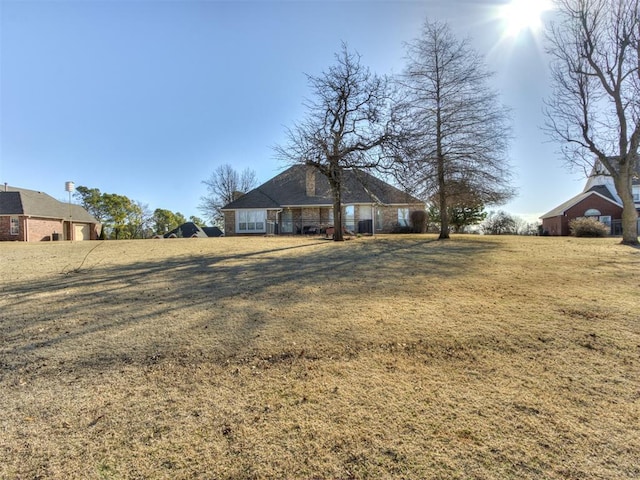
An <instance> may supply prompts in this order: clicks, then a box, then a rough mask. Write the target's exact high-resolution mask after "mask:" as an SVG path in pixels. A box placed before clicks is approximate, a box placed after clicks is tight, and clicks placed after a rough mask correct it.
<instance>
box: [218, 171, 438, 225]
mask: <svg viewBox="0 0 640 480" xmlns="http://www.w3.org/2000/svg"><path fill="white" fill-rule="evenodd" d="M342 208H343V223H344V228H345V229H347V230H348V231H352V232H354V233H361V234H375V233H389V232H393V231H394V230H397V229H398V228H399V227H408V226H409V219H410V213H411V211H413V210H424V209H425V204H424V202H421V201H420V200H418V199H417V198H415V197H413V196H411V195H409V194H407V193H405V192H403V191H401V190H399V189H397V188H396V187H394V186H392V185H390V184H388V183H386V182H384V181H382V180H380V179H379V178H376V177H374V176H372V175H370V174H368V173H365V172H362V171H354V170H345V171H344V178H343V189H342ZM221 210H222V212H223V213H224V226H225V235H226V236H233V235H252V234H253V235H255V234H258V235H264V234H280V235H295V234H314V233H318V234H319V233H324V232H325V231H326V229H327V228H330V227H333V201H332V196H331V190H330V187H329V182H328V180H327V178H326V177H325V176H324V175H322V174H320V173H319V172H318V171H317V170H316V169H314V168H313V167H307V166H305V165H294V166H292V167H290V168H288V169H287V170H285V171H284V172H282V173H280V174H279V175H277V176H275V177H273V178H272V179H271V180H269V181H267V182H266V183H264V184H262V185H260V186H259V187H257V188H255V189H253V190H251V191H250V192H248V193H246V194H245V195H242V196H240V197H239V198H237V199H236V200H234V201H233V202H231V203H229V204H228V205H225V206H224V208H222V209H221Z"/></svg>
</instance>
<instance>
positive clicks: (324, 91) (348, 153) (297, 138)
mask: <svg viewBox="0 0 640 480" xmlns="http://www.w3.org/2000/svg"><path fill="white" fill-rule="evenodd" d="M335 59H336V63H335V65H332V66H331V67H329V70H327V71H326V72H323V73H322V74H321V75H319V76H312V75H307V78H308V81H309V85H310V87H311V90H312V93H313V99H312V100H308V101H306V102H305V104H304V105H305V107H306V108H307V111H308V114H307V117H306V119H305V120H303V121H302V122H300V123H296V124H295V126H294V127H293V128H291V129H289V130H288V132H287V137H288V141H287V143H286V145H280V146H277V147H276V148H275V150H276V154H277V156H278V157H279V158H280V159H281V160H284V161H285V162H287V163H290V164H304V165H307V166H310V167H312V168H315V169H316V170H317V171H318V172H319V173H321V174H322V175H324V176H325V177H327V179H328V181H329V185H330V187H331V192H332V196H333V218H334V222H335V229H334V231H335V233H334V236H333V238H334V240H336V241H342V240H344V238H343V232H342V189H343V184H342V179H343V172H344V171H345V170H346V169H356V170H357V169H360V170H366V169H373V168H376V167H378V166H380V165H381V164H382V163H383V161H384V159H385V151H384V146H385V144H386V143H387V142H388V141H389V140H390V139H391V137H392V135H391V130H390V126H391V119H390V117H389V116H388V115H387V114H388V106H389V92H388V81H387V79H386V78H385V77H380V76H378V75H375V74H373V73H371V72H370V70H369V69H368V68H367V67H365V66H363V65H362V64H361V63H360V55H358V54H357V53H353V52H350V51H349V50H348V48H347V46H346V45H345V44H343V45H342V49H341V51H340V53H337V54H336V55H335Z"/></svg>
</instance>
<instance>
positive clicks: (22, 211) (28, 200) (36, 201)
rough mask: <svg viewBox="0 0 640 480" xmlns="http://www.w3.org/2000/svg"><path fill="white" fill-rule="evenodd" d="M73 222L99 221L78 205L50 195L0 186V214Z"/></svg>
mask: <svg viewBox="0 0 640 480" xmlns="http://www.w3.org/2000/svg"><path fill="white" fill-rule="evenodd" d="M69 214H71V217H72V219H73V221H74V222H82V223H100V222H98V220H96V219H95V218H94V217H93V216H92V215H90V214H89V212H87V211H86V210H85V209H84V208H82V207H81V206H80V205H75V204H71V205H69V204H68V203H64V202H61V201H59V200H56V199H55V198H53V197H52V196H50V195H47V194H46V193H43V192H38V191H35V190H27V189H25V188H16V187H9V186H7V187H6V190H5V187H2V191H0V215H27V216H31V217H42V218H55V219H64V220H68V219H69Z"/></svg>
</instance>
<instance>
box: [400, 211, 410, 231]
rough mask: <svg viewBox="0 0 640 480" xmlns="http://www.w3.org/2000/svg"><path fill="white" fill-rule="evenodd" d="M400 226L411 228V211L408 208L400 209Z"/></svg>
mask: <svg viewBox="0 0 640 480" xmlns="http://www.w3.org/2000/svg"><path fill="white" fill-rule="evenodd" d="M398 225H400V226H401V227H408V226H409V209H408V208H399V209H398Z"/></svg>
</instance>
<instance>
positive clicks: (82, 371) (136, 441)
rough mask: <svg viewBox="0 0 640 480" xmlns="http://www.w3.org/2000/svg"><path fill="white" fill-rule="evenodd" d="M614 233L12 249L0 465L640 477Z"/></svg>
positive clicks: (4, 299)
mask: <svg viewBox="0 0 640 480" xmlns="http://www.w3.org/2000/svg"><path fill="white" fill-rule="evenodd" d="M617 242H618V241H617V240H615V239H575V238H545V237H539V238H521V237H513V238H500V237H498V238H494V237H471V236H456V237H454V238H453V239H452V240H451V241H447V242H438V241H436V240H435V239H434V238H433V237H430V236H388V237H385V236H381V237H376V238H363V239H357V240H354V241H352V242H345V243H344V244H335V243H333V242H323V241H318V240H315V239H303V238H221V239H202V240H200V239H197V240H196V239H177V240H172V241H131V242H105V243H103V244H98V246H96V245H97V244H96V243H92V242H88V243H81V242H80V243H65V242H60V243H51V244H38V245H33V244H31V245H26V244H0V253H1V254H2V264H3V267H4V268H3V276H2V279H0V291H1V292H2V296H1V297H0V312H2V314H1V315H2V318H1V320H0V389H1V391H2V404H1V407H2V408H1V409H0V429H1V430H0V432H1V434H0V457H1V458H3V459H4V460H3V461H2V462H0V478H3V479H4V478H6V479H14V478H88V479H91V478H95V479H142V478H167V479H176V478H178V479H180V478H182V479H191V478H201V479H211V478H216V479H276V478H278V479H279V478H298V479H367V478H371V479H373V478H376V479H379V478H394V479H395V478H407V479H418V478H441V479H469V478H477V479H481V478H482V479H486V478H500V479H505V478H513V479H540V478H545V479H547V478H549V479H610V478H616V479H625V478H629V479H631V478H638V477H639V476H640V467H639V466H638V462H637V459H638V458H640V435H638V428H637V426H638V425H639V424H640V369H639V368H638V367H639V362H640V322H639V320H640V318H639V317H640V315H639V313H638V304H637V298H638V294H639V293H640V281H638V276H637V272H638V271H639V270H638V268H639V267H640V251H639V250H635V249H631V248H628V247H624V246H621V245H619V244H618V243H617ZM92 248H95V250H93V251H91V252H90V253H89V251H90V249H92Z"/></svg>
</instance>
